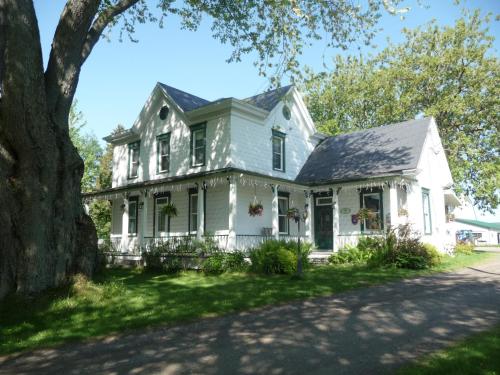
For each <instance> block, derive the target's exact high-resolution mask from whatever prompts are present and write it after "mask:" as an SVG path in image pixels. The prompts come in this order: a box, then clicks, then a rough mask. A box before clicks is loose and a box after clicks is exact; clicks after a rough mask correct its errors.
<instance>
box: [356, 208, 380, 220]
mask: <svg viewBox="0 0 500 375" xmlns="http://www.w3.org/2000/svg"><path fill="white" fill-rule="evenodd" d="M357 216H358V220H375V219H377V214H376V213H375V212H373V211H372V210H370V209H368V208H362V209H360V210H359V211H358V213H357Z"/></svg>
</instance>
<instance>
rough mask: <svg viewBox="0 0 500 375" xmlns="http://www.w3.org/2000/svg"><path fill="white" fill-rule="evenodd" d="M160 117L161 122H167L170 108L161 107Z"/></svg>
mask: <svg viewBox="0 0 500 375" xmlns="http://www.w3.org/2000/svg"><path fill="white" fill-rule="evenodd" d="M158 116H160V120H165V119H166V118H167V116H168V107H167V106H166V105H164V106H163V107H161V109H160V112H159V113H158Z"/></svg>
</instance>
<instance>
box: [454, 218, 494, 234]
mask: <svg viewBox="0 0 500 375" xmlns="http://www.w3.org/2000/svg"><path fill="white" fill-rule="evenodd" d="M455 221H457V222H459V223H463V224H469V225H474V226H476V227H480V228H486V229H491V230H496V231H498V232H500V223H488V222H487V221H479V220H472V219H458V218H457V219H455Z"/></svg>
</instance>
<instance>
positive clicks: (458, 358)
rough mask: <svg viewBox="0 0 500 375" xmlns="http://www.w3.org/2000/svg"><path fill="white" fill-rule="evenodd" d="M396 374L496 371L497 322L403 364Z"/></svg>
mask: <svg viewBox="0 0 500 375" xmlns="http://www.w3.org/2000/svg"><path fill="white" fill-rule="evenodd" d="M398 374H399V375H431V374H436V375H437V374H454V375H469V374H470V375H480V374H484V375H493V374H497V375H499V374H500V325H499V326H496V327H494V328H493V329H491V330H490V331H487V332H483V333H479V334H477V335H474V336H471V337H469V338H467V339H466V340H463V341H462V342H459V343H457V344H456V345H454V346H452V347H451V348H448V349H446V350H443V351H440V352H437V353H434V354H431V355H430V356H426V357H424V358H422V359H420V360H419V361H418V362H417V363H416V364H413V365H409V366H405V367H403V368H401V369H400V370H399V371H398Z"/></svg>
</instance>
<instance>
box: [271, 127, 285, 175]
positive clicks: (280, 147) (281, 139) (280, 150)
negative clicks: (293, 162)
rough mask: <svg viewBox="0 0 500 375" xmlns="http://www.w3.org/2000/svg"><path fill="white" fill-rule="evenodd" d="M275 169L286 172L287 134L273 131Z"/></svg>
mask: <svg viewBox="0 0 500 375" xmlns="http://www.w3.org/2000/svg"><path fill="white" fill-rule="evenodd" d="M273 169H274V170H275V171H282V172H284V171H285V134H284V133H281V132H278V131H276V130H273Z"/></svg>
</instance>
